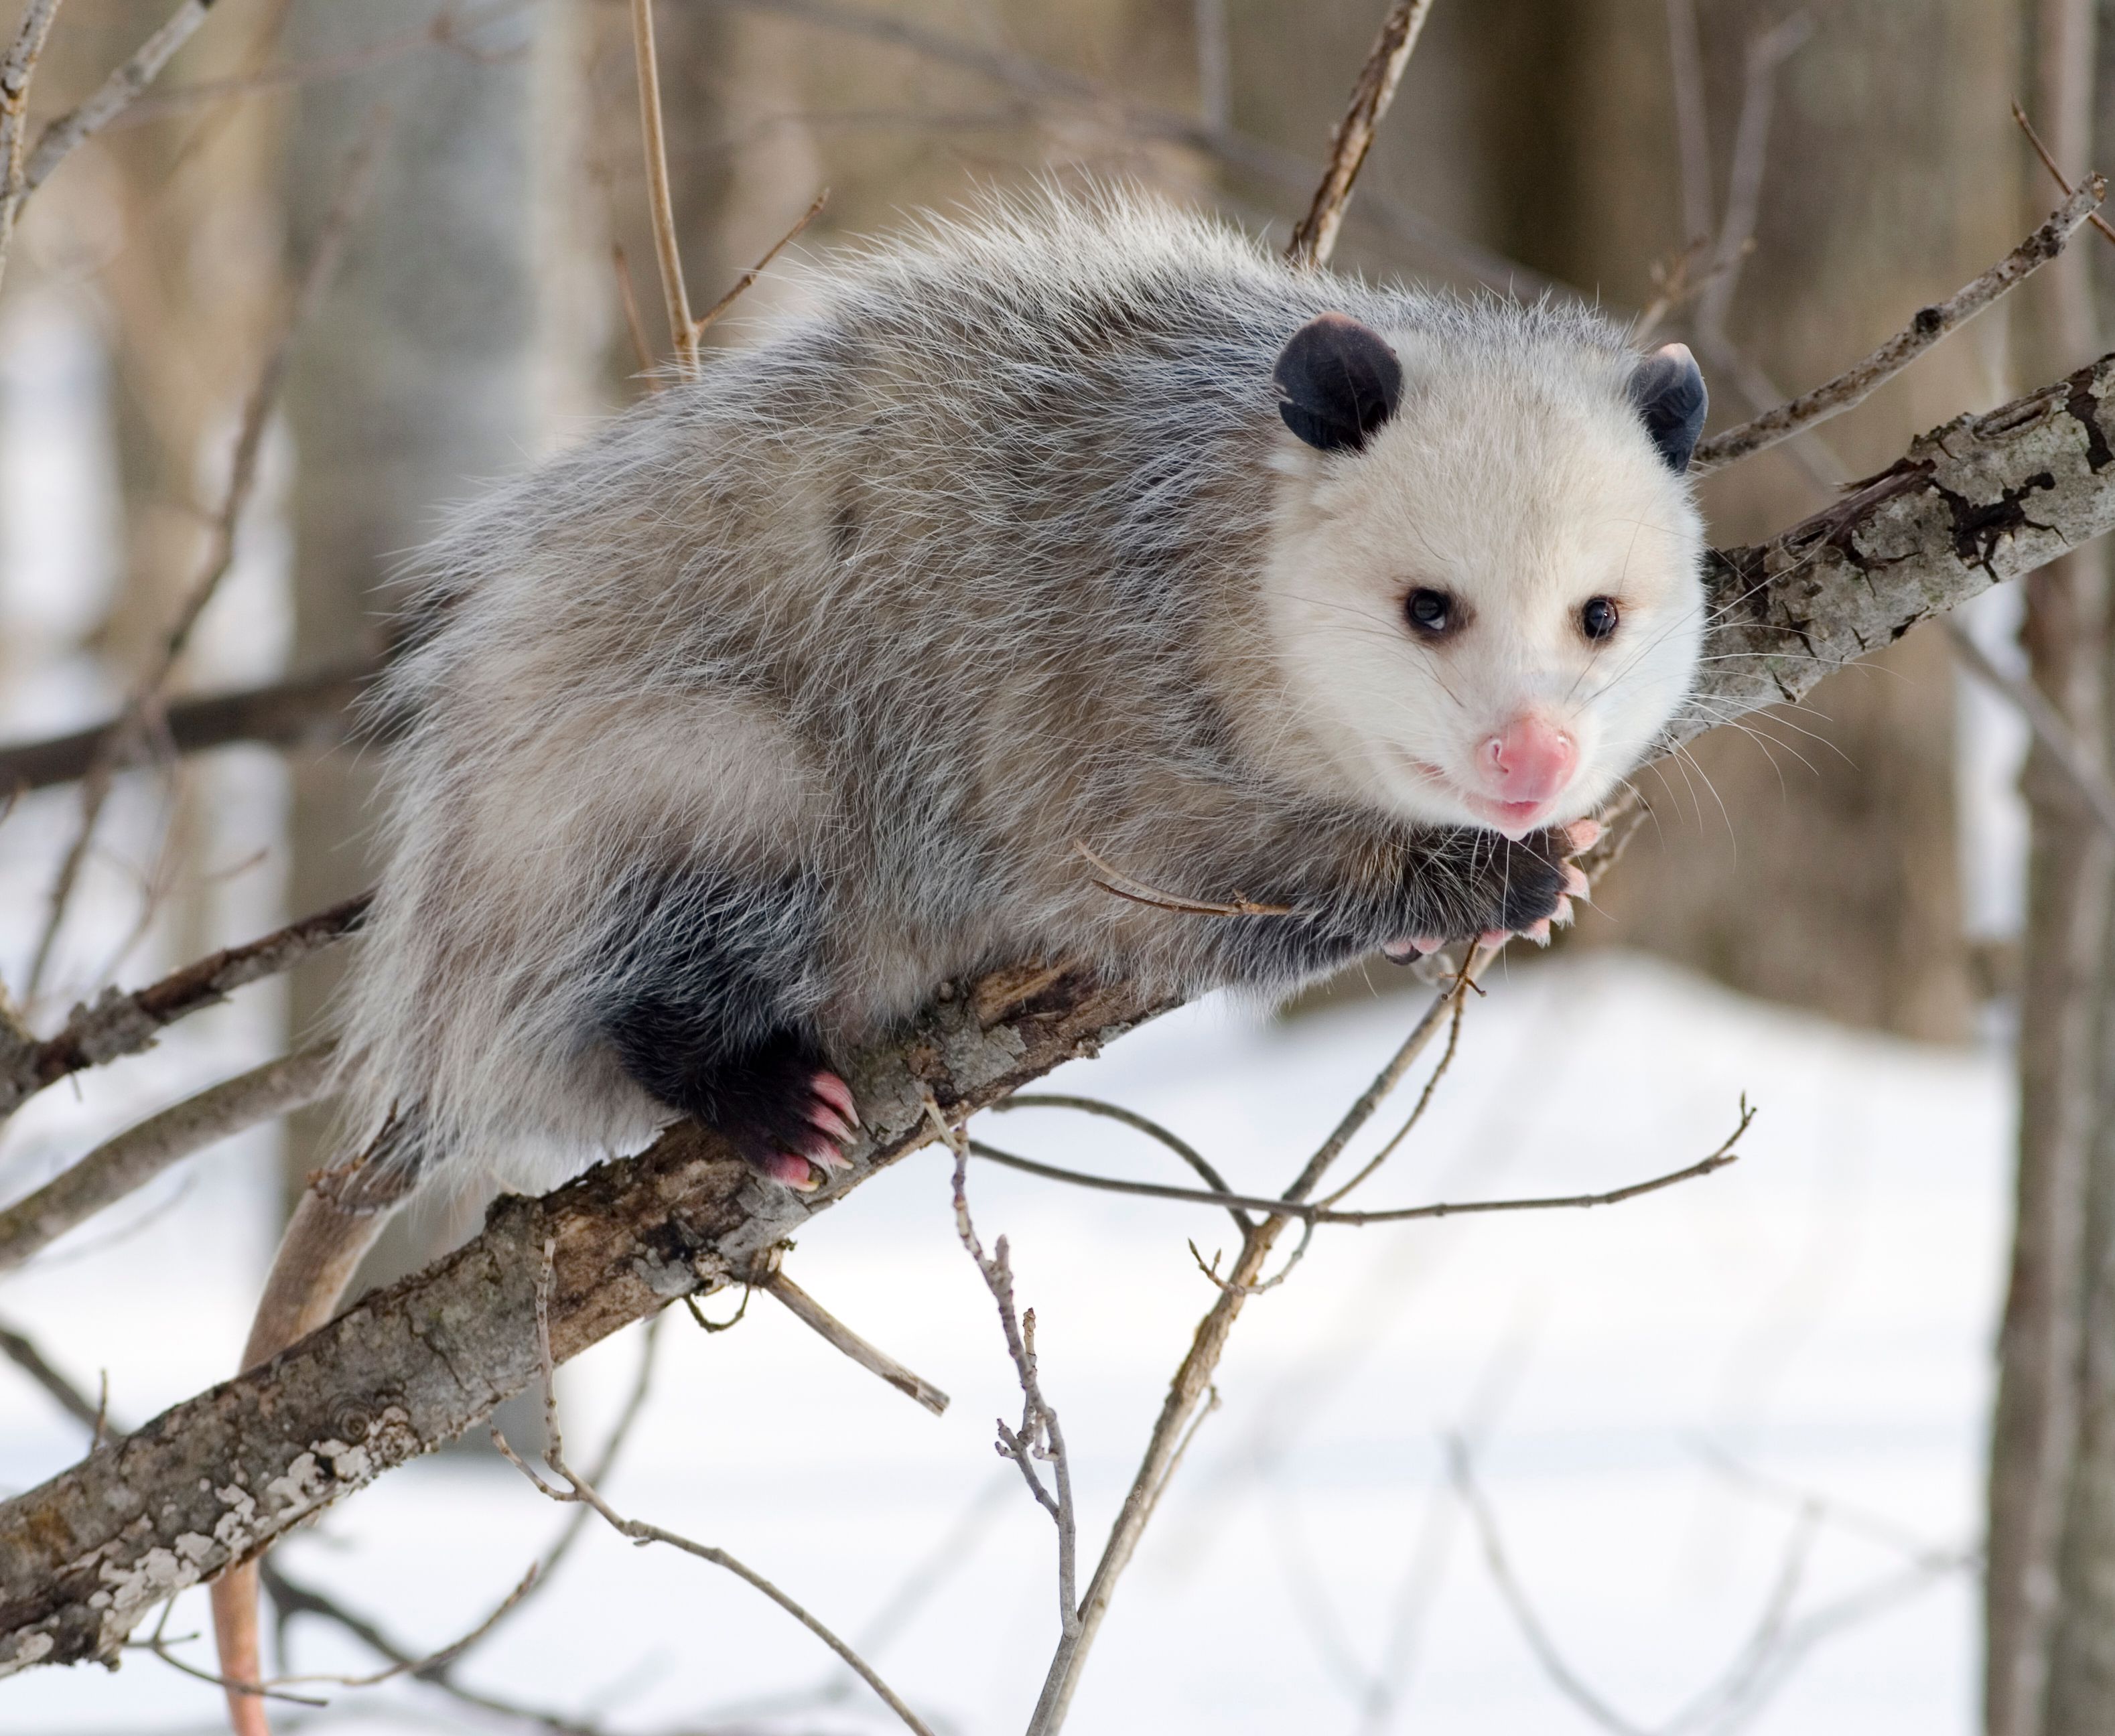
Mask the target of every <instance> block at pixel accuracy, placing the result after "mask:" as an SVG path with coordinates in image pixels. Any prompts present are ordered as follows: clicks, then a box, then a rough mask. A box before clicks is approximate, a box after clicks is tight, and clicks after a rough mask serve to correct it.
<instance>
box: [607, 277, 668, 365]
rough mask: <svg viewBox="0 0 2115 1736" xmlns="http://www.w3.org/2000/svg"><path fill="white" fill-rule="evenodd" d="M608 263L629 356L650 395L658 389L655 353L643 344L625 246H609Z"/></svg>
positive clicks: (643, 323)
mask: <svg viewBox="0 0 2115 1736" xmlns="http://www.w3.org/2000/svg"><path fill="white" fill-rule="evenodd" d="M609 263H610V265H611V268H612V269H613V270H614V271H615V272H616V273H617V305H619V306H620V307H622V309H624V329H625V331H626V332H627V333H628V334H629V335H630V336H631V354H632V357H633V359H634V360H635V361H637V362H638V364H639V378H640V382H641V383H642V384H644V385H645V388H646V389H647V391H649V392H655V391H658V390H659V389H660V382H658V380H656V379H655V378H654V351H653V349H652V348H651V346H649V344H648V343H647V341H646V325H645V321H643V320H642V319H640V317H639V292H638V291H636V290H635V289H634V288H633V287H632V282H631V260H629V259H626V258H625V256H624V244H623V243H622V241H612V242H611V243H610V244H609Z"/></svg>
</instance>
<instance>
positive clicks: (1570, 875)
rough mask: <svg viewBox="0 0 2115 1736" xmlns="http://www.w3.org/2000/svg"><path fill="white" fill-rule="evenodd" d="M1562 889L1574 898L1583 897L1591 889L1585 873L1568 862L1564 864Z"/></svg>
mask: <svg viewBox="0 0 2115 1736" xmlns="http://www.w3.org/2000/svg"><path fill="white" fill-rule="evenodd" d="M1564 890H1565V891H1567V892H1569V893H1570V894H1571V895H1572V896H1573V897H1575V898H1584V897H1585V895H1586V894H1587V893H1588V892H1589V891H1590V890H1592V888H1591V886H1590V882H1588V880H1587V878H1586V876H1585V873H1584V872H1583V871H1582V870H1581V869H1580V868H1577V867H1576V866H1575V865H1574V864H1572V863H1569V862H1567V863H1565V864H1564Z"/></svg>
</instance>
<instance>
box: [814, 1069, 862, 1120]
mask: <svg viewBox="0 0 2115 1736" xmlns="http://www.w3.org/2000/svg"><path fill="white" fill-rule="evenodd" d="M808 1088H809V1089H810V1091H812V1092H814V1094H815V1095H816V1096H817V1097H820V1098H821V1099H822V1100H823V1101H824V1102H825V1103H827V1104H828V1105H829V1106H830V1107H831V1108H833V1109H834V1110H835V1111H837V1113H838V1114H839V1115H842V1116H843V1117H844V1119H845V1120H846V1122H847V1123H848V1124H849V1125H851V1126H853V1127H857V1126H858V1125H860V1118H859V1105H858V1104H857V1103H856V1102H853V1101H852V1092H851V1086H849V1085H847V1084H846V1083H845V1082H844V1081H843V1080H842V1079H839V1078H838V1077H837V1074H834V1073H828V1072H819V1073H818V1074H816V1075H815V1076H814V1078H813V1079H810V1080H809V1081H808ZM818 1125H820V1124H818Z"/></svg>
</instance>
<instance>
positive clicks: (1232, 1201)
mask: <svg viewBox="0 0 2115 1736" xmlns="http://www.w3.org/2000/svg"><path fill="white" fill-rule="evenodd" d="M1753 1120H1755V1111H1754V1110H1753V1109H1751V1108H1750V1107H1749V1106H1748V1102H1747V1100H1746V1098H1745V1097H1744V1098H1742V1099H1741V1120H1740V1125H1738V1126H1737V1127H1736V1128H1735V1129H1733V1131H1732V1133H1730V1134H1727V1136H1726V1138H1725V1139H1724V1141H1723V1143H1721V1144H1720V1145H1719V1146H1718V1149H1716V1150H1715V1151H1714V1152H1712V1153H1711V1154H1710V1155H1709V1157H1701V1158H1699V1159H1698V1160H1697V1161H1695V1163H1691V1164H1686V1165H1684V1166H1682V1167H1681V1169H1678V1170H1669V1171H1668V1173H1667V1174H1665V1175H1654V1176H1652V1177H1649V1179H1646V1180H1644V1181H1634V1182H1631V1183H1628V1184H1626V1185H1625V1186H1623V1187H1620V1188H1612V1189H1609V1190H1608V1192H1606V1193H1563V1194H1548V1195H1542V1196H1538V1197H1536V1198H1529V1199H1470V1200H1456V1201H1443V1202H1438V1203H1436V1204H1434V1205H1429V1206H1396V1207H1388V1208H1387V1209H1384V1210H1382V1211H1379V1212H1344V1211H1340V1210H1338V1209H1337V1208H1336V1207H1331V1206H1310V1205H1306V1204H1304V1203H1301V1202H1296V1201H1290V1200H1286V1199H1282V1198H1281V1199H1272V1198H1269V1197H1268V1196H1264V1195H1259V1194H1253V1193H1222V1192H1219V1191H1218V1190H1216V1189H1213V1190H1207V1189H1203V1188H1176V1187H1170V1186H1169V1185H1168V1184H1166V1183H1165V1182H1158V1181H1126V1180H1124V1179H1122V1178H1120V1177H1117V1176H1113V1175H1090V1174H1088V1173H1087V1172H1086V1171H1085V1170H1067V1169H1062V1168H1061V1167H1059V1166H1057V1165H1056V1164H1051V1163H1040V1162H1038V1161H1036V1160H1035V1158H1033V1157H1017V1156H1016V1155H1015V1154H1014V1153H1013V1152H1002V1151H1000V1150H998V1148H997V1147H993V1146H989V1145H986V1144H985V1143H984V1142H983V1141H981V1140H978V1139H972V1140H971V1141H970V1151H971V1152H974V1153H975V1155H976V1156H977V1157H984V1158H988V1159H989V1160H990V1161H992V1162H993V1163H996V1164H998V1165H1001V1166H1003V1167H1004V1168H1007V1169H1009V1170H1021V1171H1022V1172H1023V1173H1024V1174H1025V1175H1040V1176H1042V1177H1044V1179H1046V1180H1048V1181H1062V1182H1069V1183H1071V1184H1072V1185H1073V1186H1074V1187H1076V1188H1095V1189H1100V1190H1101V1191H1102V1192H1103V1193H1133V1194H1137V1195H1139V1196H1140V1197H1141V1198H1146V1199H1172V1200H1179V1201H1181V1202H1183V1203H1185V1204H1186V1205H1196V1206H1225V1207H1244V1208H1246V1209H1247V1210H1249V1211H1251V1212H1270V1213H1272V1214H1273V1215H1274V1216H1278V1217H1283V1218H1290V1219H1293V1220H1295V1221H1298V1222H1301V1223H1307V1224H1406V1223H1410V1222H1412V1221H1415V1220H1418V1219H1421V1218H1429V1217H1466V1216H1471V1215H1474V1214H1475V1213H1479V1212H1555V1211H1565V1210H1583V1209H1588V1208H1590V1207H1594V1206H1619V1205H1621V1204H1622V1203H1623V1202H1624V1201H1625V1200H1631V1199H1637V1198H1642V1197H1643V1196H1644V1195H1645V1194H1647V1193H1659V1191H1660V1189H1663V1188H1672V1187H1675V1186H1677V1185H1679V1184H1681V1183H1682V1182H1685V1181H1697V1180H1700V1179H1702V1178H1703V1177H1704V1176H1706V1175H1714V1174H1715V1173H1716V1172H1717V1171H1718V1170H1723V1169H1724V1168H1726V1167H1727V1166H1728V1165H1729V1164H1732V1163H1736V1162H1737V1161H1739V1160H1740V1156H1741V1154H1740V1152H1739V1151H1738V1150H1737V1147H1738V1145H1739V1143H1740V1139H1741V1134H1745V1133H1746V1132H1747V1130H1748V1125H1749V1123H1750V1122H1751V1121H1753Z"/></svg>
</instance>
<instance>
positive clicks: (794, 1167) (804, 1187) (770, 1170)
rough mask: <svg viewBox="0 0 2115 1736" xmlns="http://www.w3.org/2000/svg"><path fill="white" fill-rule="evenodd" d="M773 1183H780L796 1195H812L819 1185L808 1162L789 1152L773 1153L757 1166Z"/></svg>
mask: <svg viewBox="0 0 2115 1736" xmlns="http://www.w3.org/2000/svg"><path fill="white" fill-rule="evenodd" d="M759 1167H761V1168H762V1170H763V1171H764V1174H765V1175H768V1176H769V1177H770V1178H771V1179H773V1181H776V1182H782V1183H783V1184H785V1185H786V1186H787V1187H789V1188H791V1189H793V1190H794V1191H795V1192H796V1193H814V1191H815V1189H817V1187H819V1185H820V1182H819V1179H818V1178H817V1176H816V1175H815V1172H814V1170H812V1169H810V1167H809V1166H808V1160H807V1159H806V1158H805V1157H795V1156H794V1155H793V1153H792V1152H770V1153H769V1154H768V1155H767V1156H766V1157H765V1158H764V1161H763V1163H762V1165H761V1166H759Z"/></svg>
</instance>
